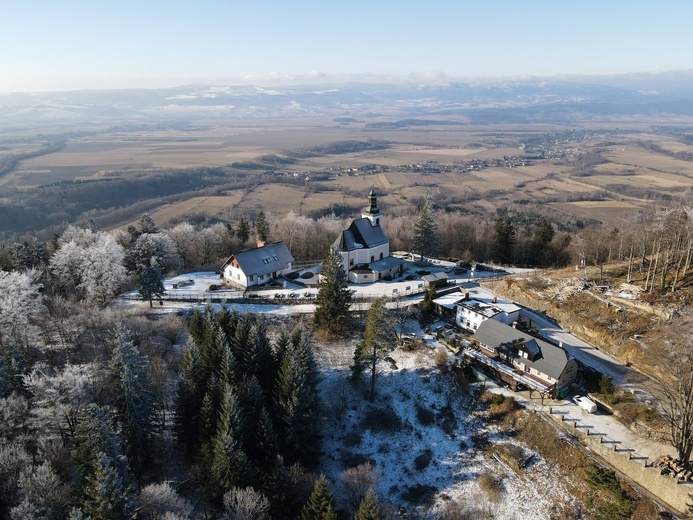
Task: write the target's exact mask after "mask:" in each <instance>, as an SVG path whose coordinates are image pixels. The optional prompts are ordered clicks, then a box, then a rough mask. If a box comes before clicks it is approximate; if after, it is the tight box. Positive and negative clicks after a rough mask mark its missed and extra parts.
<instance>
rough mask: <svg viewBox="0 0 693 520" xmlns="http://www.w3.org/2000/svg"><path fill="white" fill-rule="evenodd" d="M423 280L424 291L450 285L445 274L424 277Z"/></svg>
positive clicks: (432, 274)
mask: <svg viewBox="0 0 693 520" xmlns="http://www.w3.org/2000/svg"><path fill="white" fill-rule="evenodd" d="M422 279H423V283H424V289H426V290H428V289H432V288H435V287H440V286H441V285H447V283H448V275H447V274H445V273H443V272H440V273H431V274H427V275H425V276H423V277H422Z"/></svg>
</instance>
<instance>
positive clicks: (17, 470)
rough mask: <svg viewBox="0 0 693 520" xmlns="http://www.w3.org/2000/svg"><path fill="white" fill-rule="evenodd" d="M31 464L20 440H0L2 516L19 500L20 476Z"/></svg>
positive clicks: (0, 507)
mask: <svg viewBox="0 0 693 520" xmlns="http://www.w3.org/2000/svg"><path fill="white" fill-rule="evenodd" d="M29 466H31V455H29V454H28V453H27V452H26V450H25V449H24V446H23V445H22V443H20V442H16V441H15V442H8V443H4V442H0V517H2V518H5V517H6V516H7V513H8V510H9V508H11V507H12V506H14V505H17V503H18V502H19V500H18V497H17V492H18V489H19V476H20V475H21V473H22V471H23V470H24V469H25V468H27V467H29Z"/></svg>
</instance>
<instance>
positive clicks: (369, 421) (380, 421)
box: [361, 408, 402, 432]
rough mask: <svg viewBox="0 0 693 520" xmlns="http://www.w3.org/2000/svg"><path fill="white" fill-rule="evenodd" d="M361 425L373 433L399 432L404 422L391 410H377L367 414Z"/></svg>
mask: <svg viewBox="0 0 693 520" xmlns="http://www.w3.org/2000/svg"><path fill="white" fill-rule="evenodd" d="M361 425H362V426H363V427H364V428H365V429H368V430H371V431H372V432H387V431H393V430H398V429H399V428H400V427H401V426H402V420H401V419H400V418H399V416H398V415H397V414H396V413H395V411H394V410H392V409H391V408H376V409H373V410H371V411H370V412H368V413H367V414H366V416H365V417H364V418H363V421H362V422H361Z"/></svg>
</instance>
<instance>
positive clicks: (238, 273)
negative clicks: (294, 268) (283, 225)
mask: <svg viewBox="0 0 693 520" xmlns="http://www.w3.org/2000/svg"><path fill="white" fill-rule="evenodd" d="M258 245H259V247H255V248H253V249H248V250H246V251H241V252H240V253H236V254H235V255H233V256H232V257H231V258H229V259H228V260H227V261H226V262H224V264H223V265H222V266H221V276H222V278H223V279H224V283H226V284H228V285H231V286H234V287H239V288H241V289H246V288H248V287H251V286H253V285H262V284H264V283H266V282H269V281H270V280H274V279H276V278H278V277H280V276H283V275H285V274H288V273H290V272H291V263H292V262H293V261H294V257H293V256H292V255H291V253H290V252H289V249H288V248H287V247H286V244H285V243H284V242H275V243H273V244H266V245H263V244H262V243H259V244H258Z"/></svg>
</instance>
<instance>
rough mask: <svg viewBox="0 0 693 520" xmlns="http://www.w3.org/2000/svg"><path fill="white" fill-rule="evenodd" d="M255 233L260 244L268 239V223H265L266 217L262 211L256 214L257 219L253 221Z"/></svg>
mask: <svg viewBox="0 0 693 520" xmlns="http://www.w3.org/2000/svg"><path fill="white" fill-rule="evenodd" d="M255 233H256V234H257V239H258V240H261V241H262V242H267V238H268V237H269V223H268V222H267V216H266V215H265V212H264V211H260V213H258V214H257V219H255Z"/></svg>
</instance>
